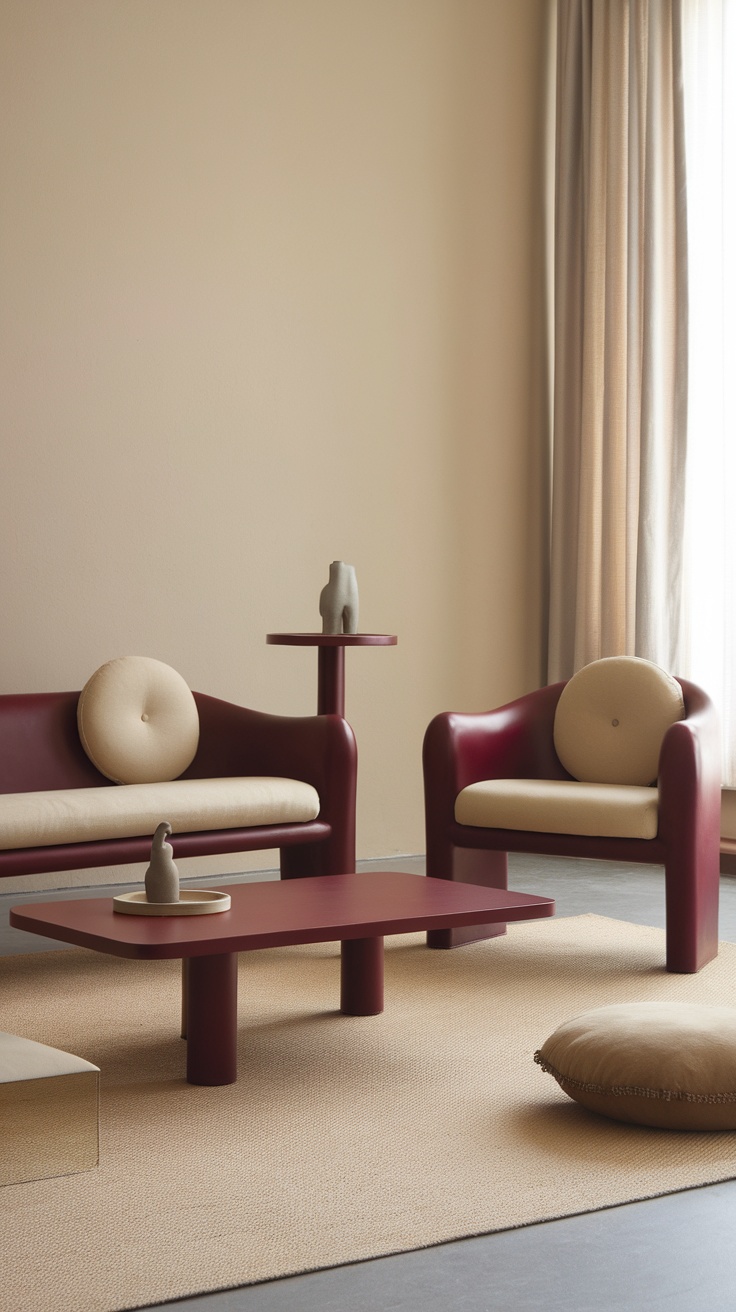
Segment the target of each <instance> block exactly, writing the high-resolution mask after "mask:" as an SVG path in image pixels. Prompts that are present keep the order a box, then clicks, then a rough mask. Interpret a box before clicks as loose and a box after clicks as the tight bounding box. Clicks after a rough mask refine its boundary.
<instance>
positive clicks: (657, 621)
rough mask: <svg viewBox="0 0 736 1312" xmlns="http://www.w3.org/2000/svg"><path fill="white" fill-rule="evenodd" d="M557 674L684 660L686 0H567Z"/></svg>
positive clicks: (562, 34) (556, 486)
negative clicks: (619, 661)
mask: <svg viewBox="0 0 736 1312" xmlns="http://www.w3.org/2000/svg"><path fill="white" fill-rule="evenodd" d="M557 51H558V58H557V125H556V134H557V135H556V141H557V146H556V165H555V168H556V203H555V327H554V332H555V372H554V421H553V423H554V436H553V479H552V482H553V491H552V525H551V569H550V627H549V659H548V678H549V679H550V681H554V680H556V679H562V678H568V677H569V676H570V675H571V674H573V673H574V671H575V670H576V669H579V668H580V666H581V665H585V664H587V663H588V662H589V661H592V660H595V659H596V658H598V657H600V656H614V655H622V654H628V655H636V656H644V657H647V658H648V659H650V660H653V661H656V662H657V663H659V664H660V665H663V666H665V667H667V668H669V669H671V670H672V669H678V666H679V665H680V663H681V645H680V644H681V638H682V627H683V626H682V609H681V601H682V576H683V559H682V544H683V536H684V514H685V482H684V479H685V455H686V435H687V377H688V371H687V324H688V314H687V295H688V280H687V250H688V244H687V231H686V225H687V216H686V208H685V194H686V188H685V143H684V125H683V98H682V46H681V27H680V4H679V0H558V37H557Z"/></svg>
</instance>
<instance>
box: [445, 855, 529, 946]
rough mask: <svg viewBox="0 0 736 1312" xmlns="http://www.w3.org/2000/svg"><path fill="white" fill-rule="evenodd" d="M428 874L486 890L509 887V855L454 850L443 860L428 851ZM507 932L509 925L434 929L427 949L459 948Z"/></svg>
mask: <svg viewBox="0 0 736 1312" xmlns="http://www.w3.org/2000/svg"><path fill="white" fill-rule="evenodd" d="M427 874H428V875H429V876H430V877H431V878H433V879H454V880H457V882H458V883H461V884H482V885H484V886H485V887H486V888H508V886H509V884H508V855H507V853H506V852H492V851H488V850H486V849H484V848H471V847H453V848H451V849H450V851H449V853H448V854H447V856H446V857H445V858H444V859H443V858H441V857H438V856H437V855H436V854H432V855H430V852H429V851H428V852H427ZM505 933H506V925H505V924H500V925H498V924H497V925H459V926H456V927H455V928H454V929H430V930H429V932H428V934H427V947H430V948H458V947H461V946H462V944H463V943H477V942H479V941H480V940H481V939H484V938H497V937H498V935H499V934H505Z"/></svg>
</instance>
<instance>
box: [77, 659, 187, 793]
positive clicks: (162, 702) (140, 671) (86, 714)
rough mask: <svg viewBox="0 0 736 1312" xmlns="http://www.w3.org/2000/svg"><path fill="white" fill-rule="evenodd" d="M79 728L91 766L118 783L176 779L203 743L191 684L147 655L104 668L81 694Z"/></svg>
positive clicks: (90, 680) (145, 782)
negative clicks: (200, 740)
mask: <svg viewBox="0 0 736 1312" xmlns="http://www.w3.org/2000/svg"><path fill="white" fill-rule="evenodd" d="M77 724H78V726H79V736H80V738H81V740H82V745H83V747H84V750H85V752H86V753H87V755H88V757H89V758H90V760H91V761H92V763H93V764H94V765H96V767H97V769H98V770H99V771H100V773H101V774H104V775H105V776H106V778H108V779H112V780H113V781H114V782H115V783H118V784H150V783H162V782H164V781H166V780H170V779H176V778H177V777H178V776H179V775H180V774H181V773H182V771H183V770H186V768H187V766H188V765H190V764H191V762H192V761H193V759H194V755H195V753H196V751H197V745H198V743H199V715H198V713H197V704H196V702H195V700H194V697H193V695H192V693H191V692H190V690H189V688H188V686H187V684H186V683H185V681H184V679H182V677H181V675H180V674H177V672H176V670H172V668H171V666H170V665H164V663H163V662H162V661H156V660H153V659H152V658H151V657H149V656H121V657H119V658H118V659H117V660H114V661H108V662H107V664H106V665H101V666H100V668H99V670H97V671H96V672H95V673H94V674H93V675H92V678H91V679H89V680H88V681H87V683H86V684H85V686H84V688H83V689H82V692H81V693H80V697H79V704H78V706H77Z"/></svg>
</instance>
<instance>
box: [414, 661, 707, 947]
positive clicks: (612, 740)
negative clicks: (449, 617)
mask: <svg viewBox="0 0 736 1312" xmlns="http://www.w3.org/2000/svg"><path fill="white" fill-rule="evenodd" d="M615 663H617V664H618V667H619V673H622V674H626V673H627V670H626V666H627V663H628V665H629V666H630V667H631V668H632V669H633V667H634V666H639V667H644V666H649V662H644V661H636V660H635V659H634V658H626V657H623V658H611V659H610V660H609V661H605V660H604V661H598V662H594V663H593V664H592V665H590V666H586V667H584V669H583V670H581V671H579V672H578V674H577V675H575V676H574V679H575V680H577V681H580V680H581V676H585V677H584V679H583V682H584V681H585V679H588V682H589V683H591V682H595V681H596V680H597V682H598V684H599V685H600V682H601V678H602V676H603V675H605V674H607V673H608V672H609V671H608V670H604V669H602V668H600V667H606V666H609V667H610V669H613V665H614V664H615ZM651 671H657V673H658V674H659V675H661V676H663V678H664V679H666V680H669V681H670V694H669V695H670V696H672V695H673V693H674V696H675V697H679V698H680V710H679V712H677V714H676V716H675V717H674V718H671V722H670V723H669V724H663V725H662V724H661V725H660V732H659V734H658V736H657V739H656V742H655V744H654V752H655V755H654V757H653V758H651V757H650V760H653V762H654V764H650V766H649V767H648V768H649V769H650V770H651V775H650V779H649V782H648V785H647V784H645V782H644V780H643V779H641V778H640V779H639V780H638V781H637V783H636V784H635V785H633V786H631V787H630V788H629V787H628V786H627V785H625V784H622V783H621V782H620V779H619V781H618V782H617V781H616V780H617V770H618V775H620V773H621V770H620V769H619V768H618V767H619V766H621V763H622V760H623V758H621V759H619V760H618V761H616V759H614V762H613V767H612V768H611V770H610V771H609V775H608V781H606V779H605V771H604V778H603V780H602V781H601V782H600V783H595V782H593V783H591V782H590V772H588V776H587V780H586V773H585V771H583V773H582V776H581V773H580V772H579V771H578V770H576V771H575V774H573V773H572V771H571V770H570V769H569V768H566V765H567V766H568V767H569V765H570V759H569V757H570V753H571V752H572V755H573V756H575V755H576V753H577V755H578V757H579V756H580V751H582V754H583V756H585V754H586V752H588V749H589V748H590V737H591V733H592V732H593V730H594V729H595V727H596V725H597V724H598V723H599V724H600V725H601V726H602V727H603V729H604V735H603V736H604V738H606V734H607V735H608V740H607V741H608V748H607V747H606V744H605V743H604V746H603V755H604V757H605V754H606V751H607V750H608V749H609V748H610V751H612V752H613V756H614V758H615V757H616V753H617V752H618V754H619V757H621V753H620V750H619V749H620V747H621V745H622V744H624V740H625V738H626V736H627V735H628V734H629V731H631V733H632V734H634V735H635V736H636V735H637V734H639V736H640V735H641V731H642V725H643V722H644V720H646V718H647V716H648V714H649V706H650V697H649V692H648V691H647V690H646V689H645V696H644V699H643V701H641V700H640V701H639V703H638V704H637V703H636V701H634V702H630V701H627V693H626V690H625V688H624V686H623V684H622V683H621V680H619V681H618V685H617V687H616V688H615V689H614V691H613V692H611V693H608V692H607V693H606V696H605V697H604V699H603V702H602V704H601V705H600V706H598V705H596V708H595V713H594V714H592V715H591V714H589V713H588V712H589V711H590V707H588V708H587V711H586V714H585V715H583V717H582V718H580V716H578V718H577V719H575V718H574V717H573V720H572V722H569V721H568V723H567V726H566V733H567V739H565V734H561V733H560V732H559V730H560V723H559V720H560V718H561V717H560V715H559V714H558V708H559V712H560V713H561V711H562V703H561V698H562V697H563V693H565V690H566V689H568V688H569V689H572V684H573V682H574V681H573V680H571V681H567V682H563V683H555V684H551V685H550V686H548V687H545V688H541V689H539V690H538V691H536V692H532V693H530V694H528V695H527V696H524V697H520V698H519V699H518V700H517V701H514V702H511V703H509V704H508V705H506V706H502V707H500V708H499V709H497V710H493V711H490V712H488V713H487V714H456V713H446V714H442V715H438V716H436V717H435V719H433V720H432V722H431V723H430V725H429V727H428V729H427V732H426V735H425V739H424V753H423V757H424V788H425V809H426V843H427V874H428V875H430V876H433V877H435V878H439V879H457V880H463V881H465V882H467V883H478V884H486V885H490V886H492V887H497V888H505V887H506V886H507V853H508V852H509V851H513V852H539V853H546V854H549V855H554V856H570V857H584V858H593V859H597V860H601V859H603V860H611V861H627V862H628V861H633V862H647V863H650V862H651V863H655V864H661V865H663V866H664V874H665V904H666V927H667V928H666V934H667V960H666V964H667V969H668V970H669V971H675V972H681V973H694V972H695V971H698V970H699V969H700V968H701V967H702V966H704V965H705V964H706V962H708V961H710V960H711V959H712V958H713V957H714V956H715V955H716V953H717V951H718V891H719V847H720V782H721V781H720V748H719V726H718V718H717V714H716V712H715V708H714V707H713V705H712V703H711V701H710V699H709V698H708V696H707V695H706V694H705V693H704V692H703V691H702V690H701V689H700V688H698V687H696V686H695V685H694V684H692V683H689V682H687V681H686V680H684V679H678V680H674V679H672V678H671V676H669V675H664V672H663V671H659V670H658V667H656V666H650V669H649V671H647V670H642V669H640V670H639V671H638V673H644V674H645V675H648V674H649V673H650V672H651ZM634 673H635V674H636V673H637V671H636V670H634ZM589 674H590V678H588V675H589ZM652 677H654V676H652ZM599 690H600V689H599ZM566 697H567V694H566ZM568 700H570V698H569V697H568ZM568 709H569V707H568ZM577 710H578V711H579V710H580V707H579V706H578V708H577ZM586 715H587V718H586ZM666 718H667V717H665V719H666ZM560 754H562V755H563V756H564V758H565V764H563V761H562V760H561V759H560ZM624 755H625V753H624ZM599 757H600V753H599ZM644 769H645V773H646V770H647V766H646V765H645V767H644ZM655 775H656V778H654V776H655ZM581 778H582V780H583V782H581ZM594 778H595V776H594ZM464 790H468V791H467V792H465V791H464ZM585 790H592V791H591V795H590V796H588V793H586V791H585ZM461 794H462V797H461ZM596 799H597V800H596ZM579 800H582V803H583V806H582V811H578V809H577V808H578V801H579ZM629 801H630V802H631V808H630V809H631V812H632V815H631V816H627V814H626V812H627V810H628V809H629ZM558 806H561V807H562V808H563V810H562V812H561V814H559V815H558V814H557V808H558ZM565 807H567V810H564V808H565ZM586 807H587V808H588V811H589V814H588V815H587V816H586V814H585V811H586ZM601 808H602V809H601ZM607 808H608V812H607ZM591 817H592V819H591ZM578 819H579V820H580V823H579V824H578V823H577V821H578ZM573 821H575V823H573ZM504 928H505V927H503V926H502V927H501V929H500V932H502V933H503V932H504ZM481 929H482V930H483V931H484V932H481V933H480V934H479V933H478V927H477V926H476V927H474V928H473V929H469V930H467V931H465V932H463V931H458V930H436V931H433V932H432V933H431V934H430V935H429V937H428V942H429V945H430V946H431V947H453V946H456V945H457V944H459V943H461V942H468V941H470V940H471V939H473V938H478V937H491V936H492V935H493V934H494V933H498V932H499V929H498V927H481Z"/></svg>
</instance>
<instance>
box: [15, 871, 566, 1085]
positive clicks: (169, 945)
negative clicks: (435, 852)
mask: <svg viewBox="0 0 736 1312" xmlns="http://www.w3.org/2000/svg"><path fill="white" fill-rule="evenodd" d="M226 891H227V892H228V893H229V894H230V897H231V900H232V904H231V907H230V910H229V911H222V912H217V913H216V914H209V915H201V916H131V915H121V914H120V912H116V911H113V904H112V898H111V897H105V898H79V899H74V900H71V901H64V902H36V903H29V904H27V905H25V906H19V907H13V908H12V909H11V911H10V924H11V925H13V926H15V928H16V929H25V930H29V931H30V932H31V933H32V934H42V935H43V936H44V937H45V938H55V939H61V940H62V942H64V943H74V944H76V945H77V946H78V947H84V948H94V949H95V950H96V951H97V952H108V953H111V954H112V955H113V956H116V957H133V958H139V959H140V958H143V959H157V960H158V959H162V958H172V957H181V959H182V962H183V965H184V972H183V985H184V988H183V1007H182V1015H183V1028H182V1034H183V1036H184V1037H186V1039H187V1080H188V1081H189V1083H190V1084H210V1085H213V1084H232V1083H233V1081H234V1080H235V1079H237V989H238V953H239V952H251V951H253V950H254V949H256V948H273V947H287V946H290V945H293V944H297V943H331V942H334V941H337V940H340V941H341V945H342V946H341V964H340V1010H341V1011H342V1012H343V1013H344V1014H345V1015H346V1016H377V1015H378V1013H379V1012H381V1011H383V938H384V935H385V934H408V933H412V932H413V931H415V930H425V929H441V928H446V927H448V926H452V925H477V924H489V923H494V922H495V923H503V922H504V921H512V920H533V919H536V918H537V917H539V916H551V915H553V914H554V909H555V904H554V902H553V901H552V900H551V899H550V898H544V897H535V896H533V895H532V894H531V893H512V892H509V891H507V890H506V889H500V888H483V887H480V886H479V885H476V884H460V883H455V882H453V881H451V880H449V879H428V878H426V877H425V876H424V875H411V874H405V873H403V872H397V871H378V872H373V873H370V874H359V875H356V874H351V875H323V876H319V877H317V878H305V879H289V880H273V881H267V882H259V883H248V884H230V885H229V886H228V887H227V890H226Z"/></svg>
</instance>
